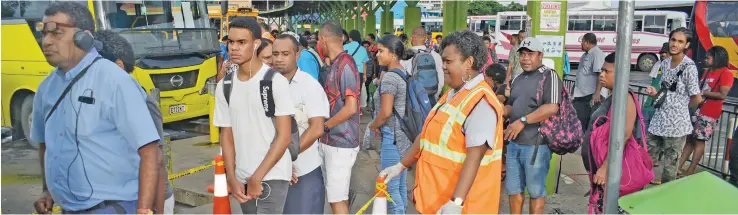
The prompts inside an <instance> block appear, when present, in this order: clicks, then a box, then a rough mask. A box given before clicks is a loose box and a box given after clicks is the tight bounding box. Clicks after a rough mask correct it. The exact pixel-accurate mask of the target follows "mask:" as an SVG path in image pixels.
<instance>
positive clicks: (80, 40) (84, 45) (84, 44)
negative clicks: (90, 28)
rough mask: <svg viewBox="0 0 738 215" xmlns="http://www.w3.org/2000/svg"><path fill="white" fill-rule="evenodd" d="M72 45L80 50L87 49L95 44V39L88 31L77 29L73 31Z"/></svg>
mask: <svg viewBox="0 0 738 215" xmlns="http://www.w3.org/2000/svg"><path fill="white" fill-rule="evenodd" d="M74 45H75V46H77V47H78V48H80V49H82V50H85V51H89V50H90V49H92V47H93V46H94V45H95V39H94V38H92V35H91V34H90V33H87V32H85V31H83V30H82V29H77V31H75V32H74Z"/></svg>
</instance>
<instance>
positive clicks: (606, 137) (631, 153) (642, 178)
mask: <svg viewBox="0 0 738 215" xmlns="http://www.w3.org/2000/svg"><path fill="white" fill-rule="evenodd" d="M630 96H631V98H633V100H634V101H635V106H636V112H637V114H638V118H637V120H638V121H637V122H638V123H639V125H640V132H641V138H640V139H637V138H636V134H633V135H632V136H631V137H630V139H628V140H627V141H626V143H625V149H624V150H623V170H622V176H620V196H624V195H628V194H631V193H634V192H636V191H639V190H641V189H643V188H644V187H646V185H648V183H649V182H651V180H653V178H654V173H653V163H652V161H651V157H650V156H649V155H648V148H646V140H645V139H646V138H645V137H646V125H645V123H644V122H643V113H642V112H641V105H640V104H638V99H636V98H637V97H636V96H635V95H634V94H633V93H630ZM611 113H612V107H611V108H610V111H608V112H607V116H600V117H598V118H597V119H596V120H595V121H594V122H595V123H594V124H593V125H592V133H591V134H590V147H589V148H590V151H589V152H588V153H590V156H591V158H592V159H590V161H585V162H588V163H589V164H588V165H590V169H594V168H591V166H593V165H595V166H596V167H597V168H598V169H599V168H600V167H601V166H602V164H604V163H605V162H607V161H606V158H607V151H608V148H609V145H610V119H611V115H610V114H611ZM582 153H587V152H582ZM591 160H594V162H595V163H594V164H593V163H592V162H591ZM593 177H594V173H592V172H590V173H589V179H590V181H592V180H594V179H593ZM603 194H604V193H602V192H600V189H595V188H594V187H593V188H592V189H590V195H589V203H590V204H589V213H598V214H599V213H602V211H599V209H598V208H597V200H598V199H599V198H600V196H601V195H603Z"/></svg>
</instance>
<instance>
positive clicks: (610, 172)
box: [604, 0, 635, 214]
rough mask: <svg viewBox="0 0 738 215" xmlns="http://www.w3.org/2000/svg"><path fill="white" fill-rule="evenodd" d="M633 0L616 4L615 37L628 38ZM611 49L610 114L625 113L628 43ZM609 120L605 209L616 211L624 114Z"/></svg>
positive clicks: (607, 211)
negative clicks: (612, 85)
mask: <svg viewBox="0 0 738 215" xmlns="http://www.w3.org/2000/svg"><path fill="white" fill-rule="evenodd" d="M634 9H635V1H634V0H624V1H620V3H619V4H618V24H617V27H618V29H617V30H618V31H617V32H618V36H617V41H632V39H633V10H634ZM616 46H617V47H616V49H615V53H616V54H615V71H616V72H615V92H614V93H613V95H612V96H613V102H612V105H613V106H612V115H613V116H625V115H626V104H628V102H627V101H628V99H630V98H629V97H630V96H628V81H629V80H630V79H629V77H628V76H630V52H631V49H632V44H631V43H627V42H626V43H617V44H616ZM610 120H612V122H611V123H612V124H610V125H611V126H610V146H609V147H610V148H609V149H608V150H607V166H608V168H607V185H606V189H605V190H606V191H605V199H604V200H605V201H604V202H605V213H606V214H617V213H618V198H620V176H621V174H622V172H621V171H622V170H623V148H624V147H625V117H613V118H612V119H610Z"/></svg>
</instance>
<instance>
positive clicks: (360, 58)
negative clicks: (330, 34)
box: [343, 30, 369, 115]
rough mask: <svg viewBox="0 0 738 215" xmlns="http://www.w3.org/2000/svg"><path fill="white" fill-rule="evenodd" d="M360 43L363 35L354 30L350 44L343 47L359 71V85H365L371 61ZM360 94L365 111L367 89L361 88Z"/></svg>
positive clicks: (350, 34) (361, 105) (350, 36)
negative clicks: (367, 64)
mask: <svg viewBox="0 0 738 215" xmlns="http://www.w3.org/2000/svg"><path fill="white" fill-rule="evenodd" d="M360 42H361V33H359V31H357V30H352V31H351V33H349V43H347V44H346V45H343V50H344V51H346V52H347V53H348V54H350V55H351V56H352V57H353V58H354V63H356V68H357V69H358V70H359V83H364V80H365V79H366V76H365V75H364V74H365V73H364V68H366V62H367V61H369V53H368V52H366V49H365V48H364V46H362V45H361V44H360ZM362 85H364V84H360V86H359V87H361V86H362ZM360 94H361V95H360V98H359V101H361V104H360V105H359V106H360V107H361V108H362V109H363V108H366V98H367V95H366V89H365V87H361V93H360ZM359 113H360V114H359V115H361V112H359Z"/></svg>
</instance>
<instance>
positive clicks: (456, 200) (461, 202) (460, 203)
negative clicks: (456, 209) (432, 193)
mask: <svg viewBox="0 0 738 215" xmlns="http://www.w3.org/2000/svg"><path fill="white" fill-rule="evenodd" d="M451 201H452V202H454V204H455V205H457V206H464V200H463V199H461V198H451Z"/></svg>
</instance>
